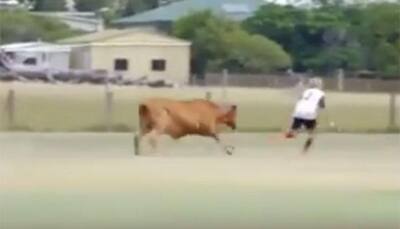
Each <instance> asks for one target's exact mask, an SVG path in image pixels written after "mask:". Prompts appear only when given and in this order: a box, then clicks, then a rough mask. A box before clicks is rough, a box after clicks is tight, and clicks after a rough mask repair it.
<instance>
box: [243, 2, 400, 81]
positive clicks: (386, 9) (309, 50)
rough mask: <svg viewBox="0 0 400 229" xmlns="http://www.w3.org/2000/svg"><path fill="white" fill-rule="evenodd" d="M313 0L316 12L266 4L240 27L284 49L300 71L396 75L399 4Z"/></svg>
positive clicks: (397, 72)
mask: <svg viewBox="0 0 400 229" xmlns="http://www.w3.org/2000/svg"><path fill="white" fill-rule="evenodd" d="M315 1H317V2H318V4H319V5H320V7H317V8H314V9H301V8H294V7H291V6H280V5H274V4H269V5H266V6H264V7H261V8H260V9H259V10H258V11H257V12H256V13H255V15H254V16H252V17H250V18H249V19H248V20H246V21H245V22H244V23H243V25H244V28H245V29H246V30H247V31H249V32H251V33H255V34H260V35H263V36H265V37H268V38H271V39H272V40H274V41H276V42H278V43H279V44H280V45H282V47H284V49H285V50H286V51H287V52H289V53H290V54H291V55H292V57H293V59H294V69H295V70H298V71H305V70H308V69H312V70H316V71H320V72H330V71H332V70H334V69H335V68H339V67H340V68H345V69H348V70H357V69H368V70H373V71H378V72H383V73H387V74H392V75H396V74H397V75H400V70H399V68H400V66H399V62H400V60H399V58H400V57H399V55H400V45H399V44H400V26H399V22H400V14H399V12H400V4H398V3H374V4H360V5H344V4H343V2H341V1H336V0H315Z"/></svg>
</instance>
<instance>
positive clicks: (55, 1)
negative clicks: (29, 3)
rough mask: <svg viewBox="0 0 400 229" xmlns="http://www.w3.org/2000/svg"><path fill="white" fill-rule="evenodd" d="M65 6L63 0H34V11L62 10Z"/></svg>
mask: <svg viewBox="0 0 400 229" xmlns="http://www.w3.org/2000/svg"><path fill="white" fill-rule="evenodd" d="M65 6H66V2H65V0H35V1H34V10H35V11H64V10H65Z"/></svg>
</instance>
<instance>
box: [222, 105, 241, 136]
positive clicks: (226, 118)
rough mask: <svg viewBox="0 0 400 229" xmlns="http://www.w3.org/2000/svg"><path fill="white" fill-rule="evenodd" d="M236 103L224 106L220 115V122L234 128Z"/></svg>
mask: <svg viewBox="0 0 400 229" xmlns="http://www.w3.org/2000/svg"><path fill="white" fill-rule="evenodd" d="M236 111H237V106H236V105H229V106H224V109H223V112H222V114H221V116H220V117H219V122H220V123H221V124H225V125H227V126H229V127H230V128H232V130H235V129H236V113H237V112H236Z"/></svg>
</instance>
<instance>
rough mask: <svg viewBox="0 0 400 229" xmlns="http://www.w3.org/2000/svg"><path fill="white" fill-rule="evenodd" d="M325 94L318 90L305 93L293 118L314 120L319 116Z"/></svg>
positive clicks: (309, 90)
mask: <svg viewBox="0 0 400 229" xmlns="http://www.w3.org/2000/svg"><path fill="white" fill-rule="evenodd" d="M324 96H325V93H324V92H323V91H321V90H320V89H317V88H311V89H307V90H305V91H304V92H303V95H302V96H301V98H300V100H299V101H298V102H297V104H296V107H295V109H294V113H293V117H295V118H301V119H306V120H314V119H316V118H317V116H318V108H319V102H320V100H321V99H322V98H323V97H324Z"/></svg>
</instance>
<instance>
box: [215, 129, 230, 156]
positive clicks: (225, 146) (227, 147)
mask: <svg viewBox="0 0 400 229" xmlns="http://www.w3.org/2000/svg"><path fill="white" fill-rule="evenodd" d="M212 138H214V140H215V141H216V142H217V144H218V145H219V147H221V149H222V151H224V152H225V153H226V154H228V155H232V154H233V151H235V147H234V146H232V145H225V144H223V143H222V142H221V139H220V138H219V137H218V135H216V134H214V135H212Z"/></svg>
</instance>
